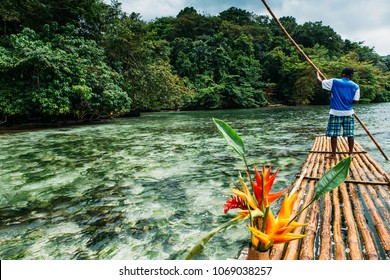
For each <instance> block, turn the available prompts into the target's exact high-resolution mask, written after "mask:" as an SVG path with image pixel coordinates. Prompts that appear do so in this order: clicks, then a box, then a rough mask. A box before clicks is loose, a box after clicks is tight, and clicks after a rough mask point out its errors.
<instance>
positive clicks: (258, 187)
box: [252, 165, 289, 208]
mask: <svg viewBox="0 0 390 280" xmlns="http://www.w3.org/2000/svg"><path fill="white" fill-rule="evenodd" d="M271 168H272V165H270V167H269V168H268V170H265V168H264V166H263V168H262V174H263V177H264V207H268V206H269V205H270V204H271V203H272V202H274V201H275V200H277V199H278V198H279V197H281V196H282V195H283V194H284V193H285V192H286V191H287V190H288V189H289V188H286V189H284V190H282V191H279V192H276V193H270V191H271V188H272V185H273V184H274V181H275V178H276V175H277V174H278V172H279V169H277V170H276V172H275V173H274V174H273V175H272V176H271ZM255 176H256V183H255V182H253V181H252V185H253V190H254V192H255V196H256V199H257V205H258V207H259V208H261V207H262V201H263V200H262V189H263V187H262V181H263V179H262V176H261V175H260V173H259V172H258V171H257V168H256V166H255Z"/></svg>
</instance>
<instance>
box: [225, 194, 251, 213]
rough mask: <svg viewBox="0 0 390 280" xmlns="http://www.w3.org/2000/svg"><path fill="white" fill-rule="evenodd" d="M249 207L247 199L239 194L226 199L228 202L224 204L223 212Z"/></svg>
mask: <svg viewBox="0 0 390 280" xmlns="http://www.w3.org/2000/svg"><path fill="white" fill-rule="evenodd" d="M237 208H239V209H243V210H246V209H248V206H246V203H245V200H243V199H242V198H241V197H238V196H233V195H232V196H231V199H228V200H226V203H225V204H224V208H223V212H224V213H225V214H226V213H227V212H228V211H229V210H230V209H237Z"/></svg>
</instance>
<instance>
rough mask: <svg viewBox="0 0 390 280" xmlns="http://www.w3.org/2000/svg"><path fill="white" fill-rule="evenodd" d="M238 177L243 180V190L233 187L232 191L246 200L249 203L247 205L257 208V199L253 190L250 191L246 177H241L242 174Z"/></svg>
mask: <svg viewBox="0 0 390 280" xmlns="http://www.w3.org/2000/svg"><path fill="white" fill-rule="evenodd" d="M238 179H239V180H240V182H241V185H242V189H243V192H242V191H239V190H235V189H231V192H232V193H234V194H235V195H237V196H238V197H239V198H241V199H242V200H244V201H245V202H246V203H247V205H249V206H250V207H251V208H252V209H256V208H257V205H256V203H255V200H254V198H253V196H252V194H251V192H250V191H249V189H248V187H247V186H246V184H245V182H244V179H243V178H242V177H241V175H239V176H238Z"/></svg>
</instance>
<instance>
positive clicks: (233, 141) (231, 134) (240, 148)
mask: <svg viewBox="0 0 390 280" xmlns="http://www.w3.org/2000/svg"><path fill="white" fill-rule="evenodd" d="M213 121H214V123H215V125H216V126H217V128H218V130H219V131H220V132H221V133H222V136H223V137H224V138H225V140H226V141H227V143H228V144H229V145H230V146H231V147H232V148H233V149H234V150H235V151H236V152H237V153H238V154H239V155H240V156H241V157H242V158H243V159H245V147H244V142H243V141H242V140H241V138H240V136H239V135H238V134H237V132H236V131H235V130H234V129H233V128H231V127H230V125H228V124H227V123H225V122H224V121H222V120H219V119H215V118H213Z"/></svg>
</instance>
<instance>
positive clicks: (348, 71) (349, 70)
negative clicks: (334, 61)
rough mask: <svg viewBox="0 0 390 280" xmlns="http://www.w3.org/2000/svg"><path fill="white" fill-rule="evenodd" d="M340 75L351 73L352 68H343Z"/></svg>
mask: <svg viewBox="0 0 390 280" xmlns="http://www.w3.org/2000/svg"><path fill="white" fill-rule="evenodd" d="M341 75H343V76H350V75H353V69H352V68H351V67H347V68H344V69H343V71H341Z"/></svg>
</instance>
